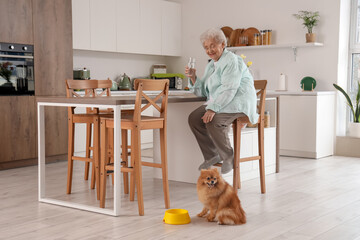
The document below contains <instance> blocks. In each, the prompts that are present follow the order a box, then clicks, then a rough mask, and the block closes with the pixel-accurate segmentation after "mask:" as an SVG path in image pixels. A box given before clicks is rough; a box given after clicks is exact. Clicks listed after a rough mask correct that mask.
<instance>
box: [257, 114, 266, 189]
mask: <svg viewBox="0 0 360 240" xmlns="http://www.w3.org/2000/svg"><path fill="white" fill-rule="evenodd" d="M258 125H259V127H258V138H259V139H258V141H259V156H260V159H259V170H260V185H261V193H266V187H265V166H264V162H265V161H264V160H265V159H264V122H263V121H260V123H259V124H258Z"/></svg>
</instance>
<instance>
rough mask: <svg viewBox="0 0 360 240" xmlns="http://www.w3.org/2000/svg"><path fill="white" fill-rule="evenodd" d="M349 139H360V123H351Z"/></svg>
mask: <svg viewBox="0 0 360 240" xmlns="http://www.w3.org/2000/svg"><path fill="white" fill-rule="evenodd" d="M349 137H355V138H360V123H357V122H349Z"/></svg>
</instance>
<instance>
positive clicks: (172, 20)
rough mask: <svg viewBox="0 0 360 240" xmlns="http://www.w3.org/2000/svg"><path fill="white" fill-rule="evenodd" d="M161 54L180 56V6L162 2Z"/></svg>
mask: <svg viewBox="0 0 360 240" xmlns="http://www.w3.org/2000/svg"><path fill="white" fill-rule="evenodd" d="M161 16H162V18H161V24H162V32H161V54H162V55H168V56H180V55H181V4H179V3H175V2H167V1H162V14H161Z"/></svg>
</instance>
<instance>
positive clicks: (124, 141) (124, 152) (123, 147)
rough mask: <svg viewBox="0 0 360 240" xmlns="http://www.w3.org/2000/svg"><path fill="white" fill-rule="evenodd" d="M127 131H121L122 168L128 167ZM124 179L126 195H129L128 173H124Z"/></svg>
mask: <svg viewBox="0 0 360 240" xmlns="http://www.w3.org/2000/svg"><path fill="white" fill-rule="evenodd" d="M127 137H128V134H127V130H126V129H122V130H121V160H122V166H123V167H128V150H127V148H128V141H127ZM123 179H124V193H125V194H128V193H129V177H128V173H127V172H124V173H123Z"/></svg>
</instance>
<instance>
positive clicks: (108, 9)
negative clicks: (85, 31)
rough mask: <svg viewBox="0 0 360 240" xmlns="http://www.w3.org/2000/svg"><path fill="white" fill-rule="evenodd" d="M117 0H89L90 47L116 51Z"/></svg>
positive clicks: (98, 49)
mask: <svg viewBox="0 0 360 240" xmlns="http://www.w3.org/2000/svg"><path fill="white" fill-rule="evenodd" d="M73 1H77V0H73ZM116 2H117V0H106V1H103V0H90V39H91V42H90V43H91V49H92V50H97V51H110V52H115V51H116V15H117V14H121V12H119V11H117V9H116V5H117V4H116Z"/></svg>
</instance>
